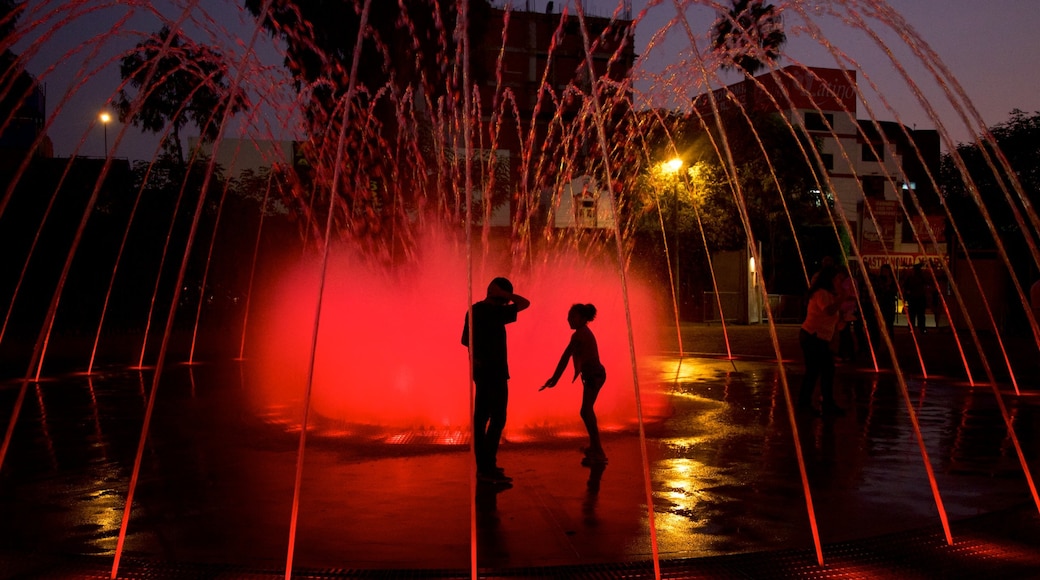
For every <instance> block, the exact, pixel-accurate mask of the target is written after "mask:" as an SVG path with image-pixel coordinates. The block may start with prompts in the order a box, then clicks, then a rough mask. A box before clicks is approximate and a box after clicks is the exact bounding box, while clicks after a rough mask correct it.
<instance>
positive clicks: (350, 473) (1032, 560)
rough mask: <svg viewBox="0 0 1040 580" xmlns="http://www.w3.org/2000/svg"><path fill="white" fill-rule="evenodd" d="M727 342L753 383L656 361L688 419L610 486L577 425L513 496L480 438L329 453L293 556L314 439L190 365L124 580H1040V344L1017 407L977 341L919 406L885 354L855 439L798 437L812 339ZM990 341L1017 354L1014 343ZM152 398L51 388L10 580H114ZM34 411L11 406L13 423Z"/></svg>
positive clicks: (714, 351) (695, 342) (709, 345)
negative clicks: (495, 479)
mask: <svg viewBox="0 0 1040 580" xmlns="http://www.w3.org/2000/svg"><path fill="white" fill-rule="evenodd" d="M725 334H726V335H728V338H729V341H730V344H731V348H730V351H731V352H732V353H733V355H734V359H733V360H730V359H727V358H725V357H723V356H720V355H722V354H723V353H726V352H727V349H726V347H725V341H724V333H723V332H722V328H721V327H720V326H718V325H712V326H707V325H686V326H684V327H683V328H682V331H681V337H682V343H683V344H682V352H684V353H685V354H686V356H685V357H683V358H682V360H681V364H680V357H679V346H678V342H679V336H680V335H679V334H678V333H676V332H675V330H674V329H673V330H666V331H663V334H662V335H663V336H664V337H665V347H664V349H663V351H662V352H661V353H657V354H655V355H653V356H650V357H647V361H646V363H647V364H651V365H654V366H655V368H658V369H660V374H659V377H658V378H659V380H658V381H657V382H656V383H655V384H654V385H653V386H652V387H649V386H648V388H655V389H659V390H660V391H661V392H662V393H663V394H664V396H665V397H666V398H667V400H668V401H669V403H670V408H671V412H670V413H669V414H668V415H667V416H665V417H662V418H660V419H658V420H655V421H653V422H650V423H648V424H646V425H645V430H644V433H643V434H642V435H641V434H640V432H639V430H638V429H635V428H625V429H618V430H614V431H611V432H609V433H606V434H605V436H604V444H605V447H606V448H607V449H608V452H609V454H610V462H609V464H608V465H607V466H605V468H602V469H592V468H588V467H583V466H582V465H581V464H580V461H579V460H580V457H581V456H580V453H579V452H578V447H579V446H580V445H582V444H583V442H584V439H583V437H582V436H580V435H582V434H580V433H579V434H578V435H575V434H574V432H573V431H565V430H561V429H560V428H558V427H546V428H545V429H544V430H542V431H540V432H539V431H537V430H535V431H534V435H533V436H528V437H525V438H524V439H523V440H522V441H511V440H506V441H505V442H504V443H503V445H502V448H501V451H500V463H501V464H502V465H503V466H505V467H506V468H507V470H508V472H509V474H510V475H511V476H512V477H513V478H514V485H513V486H512V487H511V488H501V487H491V486H484V485H477V484H475V483H474V482H473V480H472V479H471V473H470V465H471V461H470V455H469V448H468V439H466V437H465V434H463V436H462V437H461V438H460V437H453V438H452V437H449V438H447V439H449V440H450V441H451V443H450V444H444V441H445V440H446V437H445V435H446V434H444V433H431V432H415V433H412V434H411V435H410V436H408V437H405V438H403V439H397V440H395V441H394V442H393V443H390V441H389V439H388V438H387V437H386V435H385V434H380V433H372V432H364V433H363V432H360V431H349V430H347V431H336V432H334V431H324V432H316V433H315V434H314V435H313V436H311V437H309V439H308V444H307V449H306V456H305V457H306V460H305V463H304V469H303V474H302V477H303V479H302V482H301V486H300V490H301V496H300V501H299V506H298V519H297V520H296V521H297V528H296V529H295V531H294V533H291V530H290V522H291V521H292V518H291V514H292V511H293V490H294V478H295V470H296V462H297V457H298V440H299V438H298V428H297V431H293V429H292V427H291V426H287V425H285V424H284V423H280V422H278V421H276V420H272V419H271V417H270V416H264V414H262V413H257V412H255V411H254V410H251V409H250V407H249V405H248V404H246V402H245V400H244V398H245V392H246V391H247V386H246V385H244V384H243V382H242V379H241V377H242V376H243V374H242V372H241V371H242V369H241V368H240V365H243V364H248V363H242V362H234V361H227V362H220V363H211V364H203V365H198V366H194V367H185V366H177V365H173V366H170V367H169V368H168V370H167V372H168V373H169V379H168V380H165V381H164V382H163V385H164V386H163V391H162V401H161V404H157V405H156V412H155V416H154V419H153V424H152V426H151V429H150V430H149V438H148V440H147V442H146V445H145V448H144V456H143V457H144V460H143V463H142V469H141V473H140V481H139V483H138V486H137V489H136V493H135V500H134V507H133V515H132V517H131V519H130V522H129V526H128V530H127V535H126V543H125V547H124V551H123V553H122V555H121V565H120V569H119V574H120V576H121V577H141V578H143V577H148V578H182V577H183V578H239V577H243V578H246V577H247V578H261V577H262V578H267V577H281V576H284V575H285V568H286V563H287V560H288V554H289V549H290V537H292V538H293V541H292V543H291V546H292V550H293V552H292V566H293V574H294V576H297V577H471V576H473V575H477V576H480V577H559V578H567V577H596V578H602V577H653V576H654V575H655V562H656V563H657V565H658V566H659V571H660V573H661V575H662V576H663V577H672V578H687V577H705V578H715V577H734V578H737V577H740V578H747V577H755V578H768V577H791V578H794V577H820V578H822V577H857V578H875V577H894V578H929V577H947V578H950V577H963V578H974V577H978V576H979V574H980V573H984V574H990V575H993V576H994V577H1002V578H1005V577H1017V578H1034V577H1040V521H1038V510H1037V507H1036V502H1035V501H1034V498H1035V496H1034V494H1033V492H1032V491H1031V489H1030V487H1029V485H1028V481H1027V477H1026V475H1025V470H1024V469H1023V462H1024V463H1025V464H1026V465H1027V466H1028V467H1027V468H1026V469H1028V471H1029V472H1030V473H1031V474H1032V476H1033V477H1035V476H1036V475H1037V471H1036V469H1035V467H1033V465H1034V464H1035V463H1036V462H1037V461H1038V460H1040V429H1038V428H1037V427H1038V426H1040V417H1038V416H1037V415H1038V413H1040V398H1038V397H1037V393H1038V392H1040V391H1037V390H1036V389H1035V386H1036V384H1037V383H1036V382H1035V377H1036V374H1035V372H1034V369H1033V368H1032V367H1031V365H1032V364H1033V363H1032V362H1031V361H1034V360H1035V359H1036V357H1035V356H1033V357H1032V358H1030V356H1029V355H1028V353H1029V350H1030V345H1029V344H1028V341H1017V342H1015V343H1014V344H1013V345H1010V346H1005V348H1011V349H1012V350H1013V356H1014V357H1015V360H1016V363H1015V365H1012V368H1013V369H1016V370H1015V372H1016V373H1018V374H1017V375H1016V376H1018V379H1017V382H1018V384H1019V387H1020V391H1021V393H1020V394H1015V392H1014V386H1013V385H1012V384H1011V383H1010V382H1007V381H1005V379H1004V377H1005V376H1006V375H1007V374H1008V372H1007V370H1006V367H1007V366H1008V365H1004V366H1005V369H1004V370H1003V371H999V369H998V371H993V370H992V368H991V369H990V372H991V373H993V374H995V375H997V376H998V380H1000V382H999V384H997V385H996V388H995V389H994V385H991V384H984V383H985V379H982V380H980V379H979V378H973V379H972V380H969V379H968V378H967V377H968V375H969V372H968V371H966V370H965V368H964V367H965V363H964V361H965V360H967V361H968V367H969V368H972V367H980V366H982V365H981V363H982V361H983V360H989V361H991V362H992V361H993V360H995V359H996V358H997V357H996V356H995V355H990V354H988V353H989V350H986V351H985V352H987V354H986V355H985V356H984V357H978V356H966V357H964V358H962V357H960V356H959V355H958V354H957V353H959V352H960V351H959V349H958V348H957V346H956V343H955V341H954V340H953V333H952V332H949V331H948V330H933V331H932V332H929V333H927V334H925V335H924V336H922V337H918V338H920V339H921V341H920V343H921V352H922V354H921V355H920V356H918V355H917V354H916V353H917V349H915V348H913V340H912V338H913V337H911V336H910V333H909V331H908V330H907V329H905V328H901V329H897V333H896V337H895V338H896V341H895V342H896V343H897V347H898V348H897V352H898V353H899V355H898V357H897V360H898V363H899V367H900V368H901V369H903V372H904V375H903V376H904V377H905V383H906V386H907V389H906V392H905V393H904V392H903V390H902V389H901V387H900V383H899V381H898V380H897V377H898V376H899V375H897V374H896V373H894V372H892V371H891V368H892V366H893V364H892V363H891V362H887V363H886V362H881V363H879V370H877V371H875V369H874V363H873V360H872V358H871V357H870V356H869V355H868V354H866V353H861V354H860V355H859V358H858V360H856V361H848V362H844V363H842V365H841V366H840V368H839V370H838V373H839V378H838V382H837V383H838V386H839V388H838V395H839V401H840V402H841V403H842V404H844V405H845V406H846V408H847V409H848V411H849V412H848V415H846V416H844V417H836V418H818V417H813V416H801V415H798V416H796V421H795V423H794V425H793V426H792V424H791V422H790V420H789V415H788V411H787V406H786V403H785V397H784V393H783V389H782V381H781V380H780V374H779V373H780V369H781V368H782V369H783V370H784V372H785V373H787V375H788V377H787V378H788V380H789V381H791V383H792V384H797V380H798V379H799V378H800V373H801V367H800V353H799V351H798V348H797V339H796V336H797V327H796V326H781V327H777V328H776V335H775V336H776V340H777V344H779V347H780V354H781V357H780V358H781V360H782V361H784V362H783V364H782V365H778V364H777V363H776V355H775V352H776V351H775V350H774V348H773V337H772V335H771V333H770V330H769V328H768V327H767V326H762V325H759V326H750V327H749V326H743V327H734V326H730V327H727V329H726V333H725ZM668 336H674V337H675V340H674V342H672V341H670V339H668ZM982 340H983V341H984V343H985V344H984V345H983V346H984V349H992V348H997V349H998V350H999V345H997V346H995V344H996V342H997V341H996V340H995V338H994V337H988V338H986V337H984V338H983V339H982ZM888 359H889V357H879V360H881V361H885V360H888ZM922 360H924V361H926V363H925V365H924V368H922V365H921V361H922ZM993 366H994V367H995V366H996V365H995V364H994V365H993ZM980 373H981V374H980ZM970 374H971V375H972V376H973V377H979V376H981V375H985V374H986V371H985V369H984V368H982V369H980V368H972V370H971V373H970ZM147 375H148V371H136V370H132V369H127V368H108V369H105V371H104V372H102V373H99V374H97V375H94V376H91V377H87V376H83V375H75V374H67V375H61V376H58V377H56V378H54V379H49V380H46V381H42V382H40V383H39V384H30V385H28V387H27V389H26V390H25V395H26V400H25V404H24V406H23V408H22V410H21V416H20V418H19V421H18V422H17V424H16V425H15V428H14V431H13V436H12V438H11V447H10V449H9V450H8V453H7V456H6V459H5V462H4V464H3V465H2V466H0V578H64V577H68V578H75V577H108V576H109V575H110V573H111V568H112V564H113V561H114V556H115V553H116V546H117V540H118V537H119V530H120V523H121V518H122V514H123V507H124V504H125V501H126V493H127V489H128V482H129V476H130V472H131V469H132V466H133V461H134V456H135V454H136V451H137V444H138V437H139V434H140V429H141V422H142V418H143V416H144V409H145V405H146V401H147V399H146V397H145V392H146V391H147V388H148V385H149V384H150V380H149V378H148V376H147ZM926 377H927V378H926ZM972 383H974V386H973V385H972ZM20 387H21V384H20V382H19V381H9V382H7V383H3V384H2V385H0V413H2V414H3V415H2V416H5V417H9V416H10V415H11V411H12V409H13V408H14V406H15V402H16V400H17V397H18V395H19V392H20ZM997 394H999V395H1000V396H999V398H998V396H997ZM908 405H910V406H912V407H913V409H914V411H915V413H914V415H913V417H914V418H915V419H916V422H917V423H918V424H919V428H920V433H921V438H920V439H918V437H917V436H916V434H915V430H914V428H913V422H914V421H913V420H912V419H911V415H910V413H909V412H908V409H907V407H908ZM1001 407H1003V409H1004V411H1006V413H1007V416H1008V417H1010V418H1011V419H1012V421H1013V424H1014V426H1015V431H1014V433H1013V434H1012V433H1011V432H1009V430H1008V429H1007V428H1006V424H1005V420H1004V414H1003V412H1002V409H1001ZM795 429H796V430H797V433H798V438H797V439H798V441H799V443H800V445H799V446H796V445H795V437H794V436H793V433H794V430H795ZM456 435H457V434H456ZM922 442H923V451H922ZM799 455H801V456H802V458H803V460H804V469H805V474H806V478H807V480H808V489H809V492H810V498H811V501H807V499H806V493H805V489H804V487H803V484H802V477H801V475H800V467H799V465H800V463H799ZM924 455H927V457H928V466H926V464H925V462H924V460H923V456H924ZM929 466H930V469H929ZM930 472H931V473H930ZM648 494H649V496H650V497H651V498H652V505H653V509H652V511H651V510H648V509H647V504H648V501H647V499H648ZM810 505H811V509H812V513H813V515H814V516H815V517H814V518H810V515H809V513H810V510H809V506H810ZM942 514H945V517H946V519H947V520H948V521H949V522H950V530H951V533H952V534H953V537H952V539H953V544H952V545H950V544H947V542H946V540H945V533H946V529H945V528H944V526H943V517H942ZM651 515H652V518H653V521H652V525H651V521H650V520H651ZM814 527H815V528H816V529H817V530H818V537H819V541H820V544H821V548H820V551H819V552H817V550H816V547H815V545H816V544H815V539H814V534H813V529H814ZM820 554H822V558H823V560H824V565H823V566H820V564H819V562H818V557H819V555H820ZM474 561H475V563H476V567H475V569H476V573H474V572H473V570H474V566H473V564H474Z"/></svg>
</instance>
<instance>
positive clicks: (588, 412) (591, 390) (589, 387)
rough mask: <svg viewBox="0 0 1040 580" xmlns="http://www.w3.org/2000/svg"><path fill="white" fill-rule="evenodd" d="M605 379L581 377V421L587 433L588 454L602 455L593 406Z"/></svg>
mask: <svg viewBox="0 0 1040 580" xmlns="http://www.w3.org/2000/svg"><path fill="white" fill-rule="evenodd" d="M605 381H606V377H603V378H600V377H595V378H590V379H585V377H582V384H583V385H584V388H583V389H582V393H581V420H582V421H583V422H584V423H585V430H587V431H588V432H589V452H590V453H597V454H600V455H602V454H603V445H602V443H600V439H599V425H598V424H597V422H596V412H595V410H594V408H593V407H594V406H595V404H596V398H597V397H599V390H600V388H602V387H603V383H604V382H605Z"/></svg>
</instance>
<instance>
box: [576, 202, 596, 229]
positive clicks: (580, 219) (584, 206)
mask: <svg viewBox="0 0 1040 580" xmlns="http://www.w3.org/2000/svg"><path fill="white" fill-rule="evenodd" d="M574 225H575V226H577V227H579V228H594V227H596V200H594V199H592V198H591V197H578V196H575V197H574Z"/></svg>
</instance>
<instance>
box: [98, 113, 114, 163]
mask: <svg viewBox="0 0 1040 580" xmlns="http://www.w3.org/2000/svg"><path fill="white" fill-rule="evenodd" d="M98 120H100V121H101V126H102V127H104V128H105V157H108V124H109V123H110V122H111V121H112V115H109V114H108V112H107V111H102V112H101V114H100V115H98Z"/></svg>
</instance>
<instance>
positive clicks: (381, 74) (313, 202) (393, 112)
mask: <svg viewBox="0 0 1040 580" xmlns="http://www.w3.org/2000/svg"><path fill="white" fill-rule="evenodd" d="M244 4H245V6H246V8H247V9H248V10H249V11H250V12H251V13H252V14H253V15H254V16H256V17H257V18H262V19H263V20H262V25H263V26H264V27H265V28H266V29H267V30H268V32H270V33H271V35H272V36H274V37H276V38H278V39H279V40H280V41H281V42H282V43H284V46H285V54H286V60H285V66H286V68H288V70H289V71H290V73H291V74H292V75H293V78H294V80H295V84H296V88H297V90H298V91H299V93H300V95H301V102H303V103H304V116H305V119H306V120H307V131H308V141H307V143H306V146H305V147H304V149H303V150H304V154H303V156H305V157H306V161H307V163H306V165H307V169H306V171H304V172H301V173H300V174H298V175H297V178H298V181H299V183H298V184H297V185H296V186H294V187H293V189H292V194H293V195H294V196H298V199H296V200H295V201H293V200H286V203H288V204H289V205H291V206H296V207H300V208H305V213H304V215H305V216H306V218H307V219H308V220H310V221H311V222H312V229H314V230H315V231H317V230H319V229H321V227H322V226H320V225H319V224H323V223H325V222H326V219H327V214H324V215H323V212H327V211H329V210H330V208H331V211H333V212H334V217H335V218H337V219H336V220H335V223H336V224H337V226H338V227H339V231H340V232H348V231H349V235H350V236H352V237H353V238H354V239H355V240H360V239H362V238H367V239H368V241H372V242H374V244H373V247H382V248H390V250H389V254H394V253H395V252H398V251H399V249H400V248H401V247H402V246H401V244H400V241H401V240H385V239H382V240H380V239H379V238H380V237H381V236H382V237H386V236H390V237H393V236H400V235H402V232H407V231H408V229H409V228H406V227H399V226H400V225H402V224H404V222H406V221H407V220H410V219H414V216H415V215H418V214H419V213H420V206H422V205H424V204H425V206H426V207H438V206H439V204H440V203H441V202H442V201H443V200H439V201H437V202H436V203H428V198H426V199H424V195H425V194H426V193H427V192H434V194H437V193H442V192H445V191H449V190H450V189H451V186H452V184H453V183H454V182H455V180H459V181H461V179H462V177H463V176H461V175H459V170H458V169H457V168H455V167H452V166H451V160H450V154H448V153H445V152H446V151H451V150H454V149H455V148H456V147H457V145H455V144H454V143H452V142H450V136H449V137H447V138H446V136H445V135H444V133H445V131H444V130H443V128H445V127H450V126H451V125H452V123H451V120H450V119H447V118H446V117H447V116H450V115H451V114H452V112H453V111H457V110H461V108H462V107H461V106H460V104H459V103H457V102H455V101H454V100H455V99H459V98H460V97H459V95H461V91H460V90H459V86H460V84H461V83H462V81H463V79H462V70H461V63H462V59H461V57H457V55H456V52H457V44H458V40H457V31H456V29H455V28H456V21H457V19H458V11H457V10H458V8H457V6H458V3H457V2H454V1H441V2H436V1H432V0H402V1H397V0H373V1H372V2H371V3H370V5H369V13H368V15H367V20H366V21H365V26H364V28H362V26H361V16H362V12H361V9H362V5H363V2H362V1H361V0H356V1H355V0H351V1H346V0H275V1H274V2H265V1H263V0H244ZM265 6H266V7H267V12H266V14H265V13H263V10H264V8H265ZM467 7H468V8H467V13H466V15H467V24H468V30H469V37H470V46H471V49H470V50H471V52H473V51H475V49H474V48H472V47H479V46H481V39H482V37H483V35H484V34H488V30H487V29H488V27H487V26H486V25H485V23H486V22H487V21H488V19H489V17H490V14H491V5H490V3H489V2H488V1H487V0H475V1H472V0H471V1H470V2H468V4H467ZM359 39H360V40H361V41H362V42H361V44H360V51H361V54H360V55H359V61H358V70H357V74H356V75H355V77H354V79H353V81H354V92H353V93H352V94H351V95H350V96H351V100H350V101H349V102H344V97H346V96H347V92H348V89H349V87H350V83H351V80H352V79H351V77H350V74H351V68H352V66H353V58H354V52H355V49H356V48H357V47H358V40H359ZM487 78H488V73H486V72H485V71H483V70H481V67H480V66H479V64H478V63H477V61H476V60H475V61H474V62H473V63H472V64H471V70H470V75H469V77H468V79H467V80H468V82H469V83H470V84H471V85H478V84H481V83H483V81H484V80H486V79H487ZM348 112H349V113H348ZM348 114H349V121H348V125H347V126H346V127H344V126H343V122H344V119H347V118H348ZM438 116H439V117H442V118H439V119H438V120H436V121H434V120H432V119H434V118H435V117H438ZM438 123H439V125H437V124H438ZM435 126H439V127H440V129H435V128H434V127H435ZM456 130H457V128H456ZM341 135H342V136H343V141H344V142H343V144H342V146H343V147H342V148H343V150H344V155H343V157H342V158H336V155H337V151H338V150H339V146H340V143H339V141H340V137H341ZM438 139H439V140H440V141H439V142H437V140H438ZM337 170H338V172H339V175H340V176H341V178H340V182H339V184H338V189H337V190H336V191H335V192H332V191H331V184H332V183H333V176H334V175H335V174H336V172H337ZM477 171H479V170H478V169H477V168H474V172H477ZM486 173H487V175H484V176H483V179H490V176H491V175H493V174H494V169H493V168H492V169H488V170H487V171H486ZM475 179H476V178H475ZM478 183H479V181H478ZM333 195H334V196H335V197H334V198H333V199H331V200H330V199H329V196H333ZM330 202H331V203H330ZM380 252H381V251H380ZM381 253H382V252H381Z"/></svg>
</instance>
